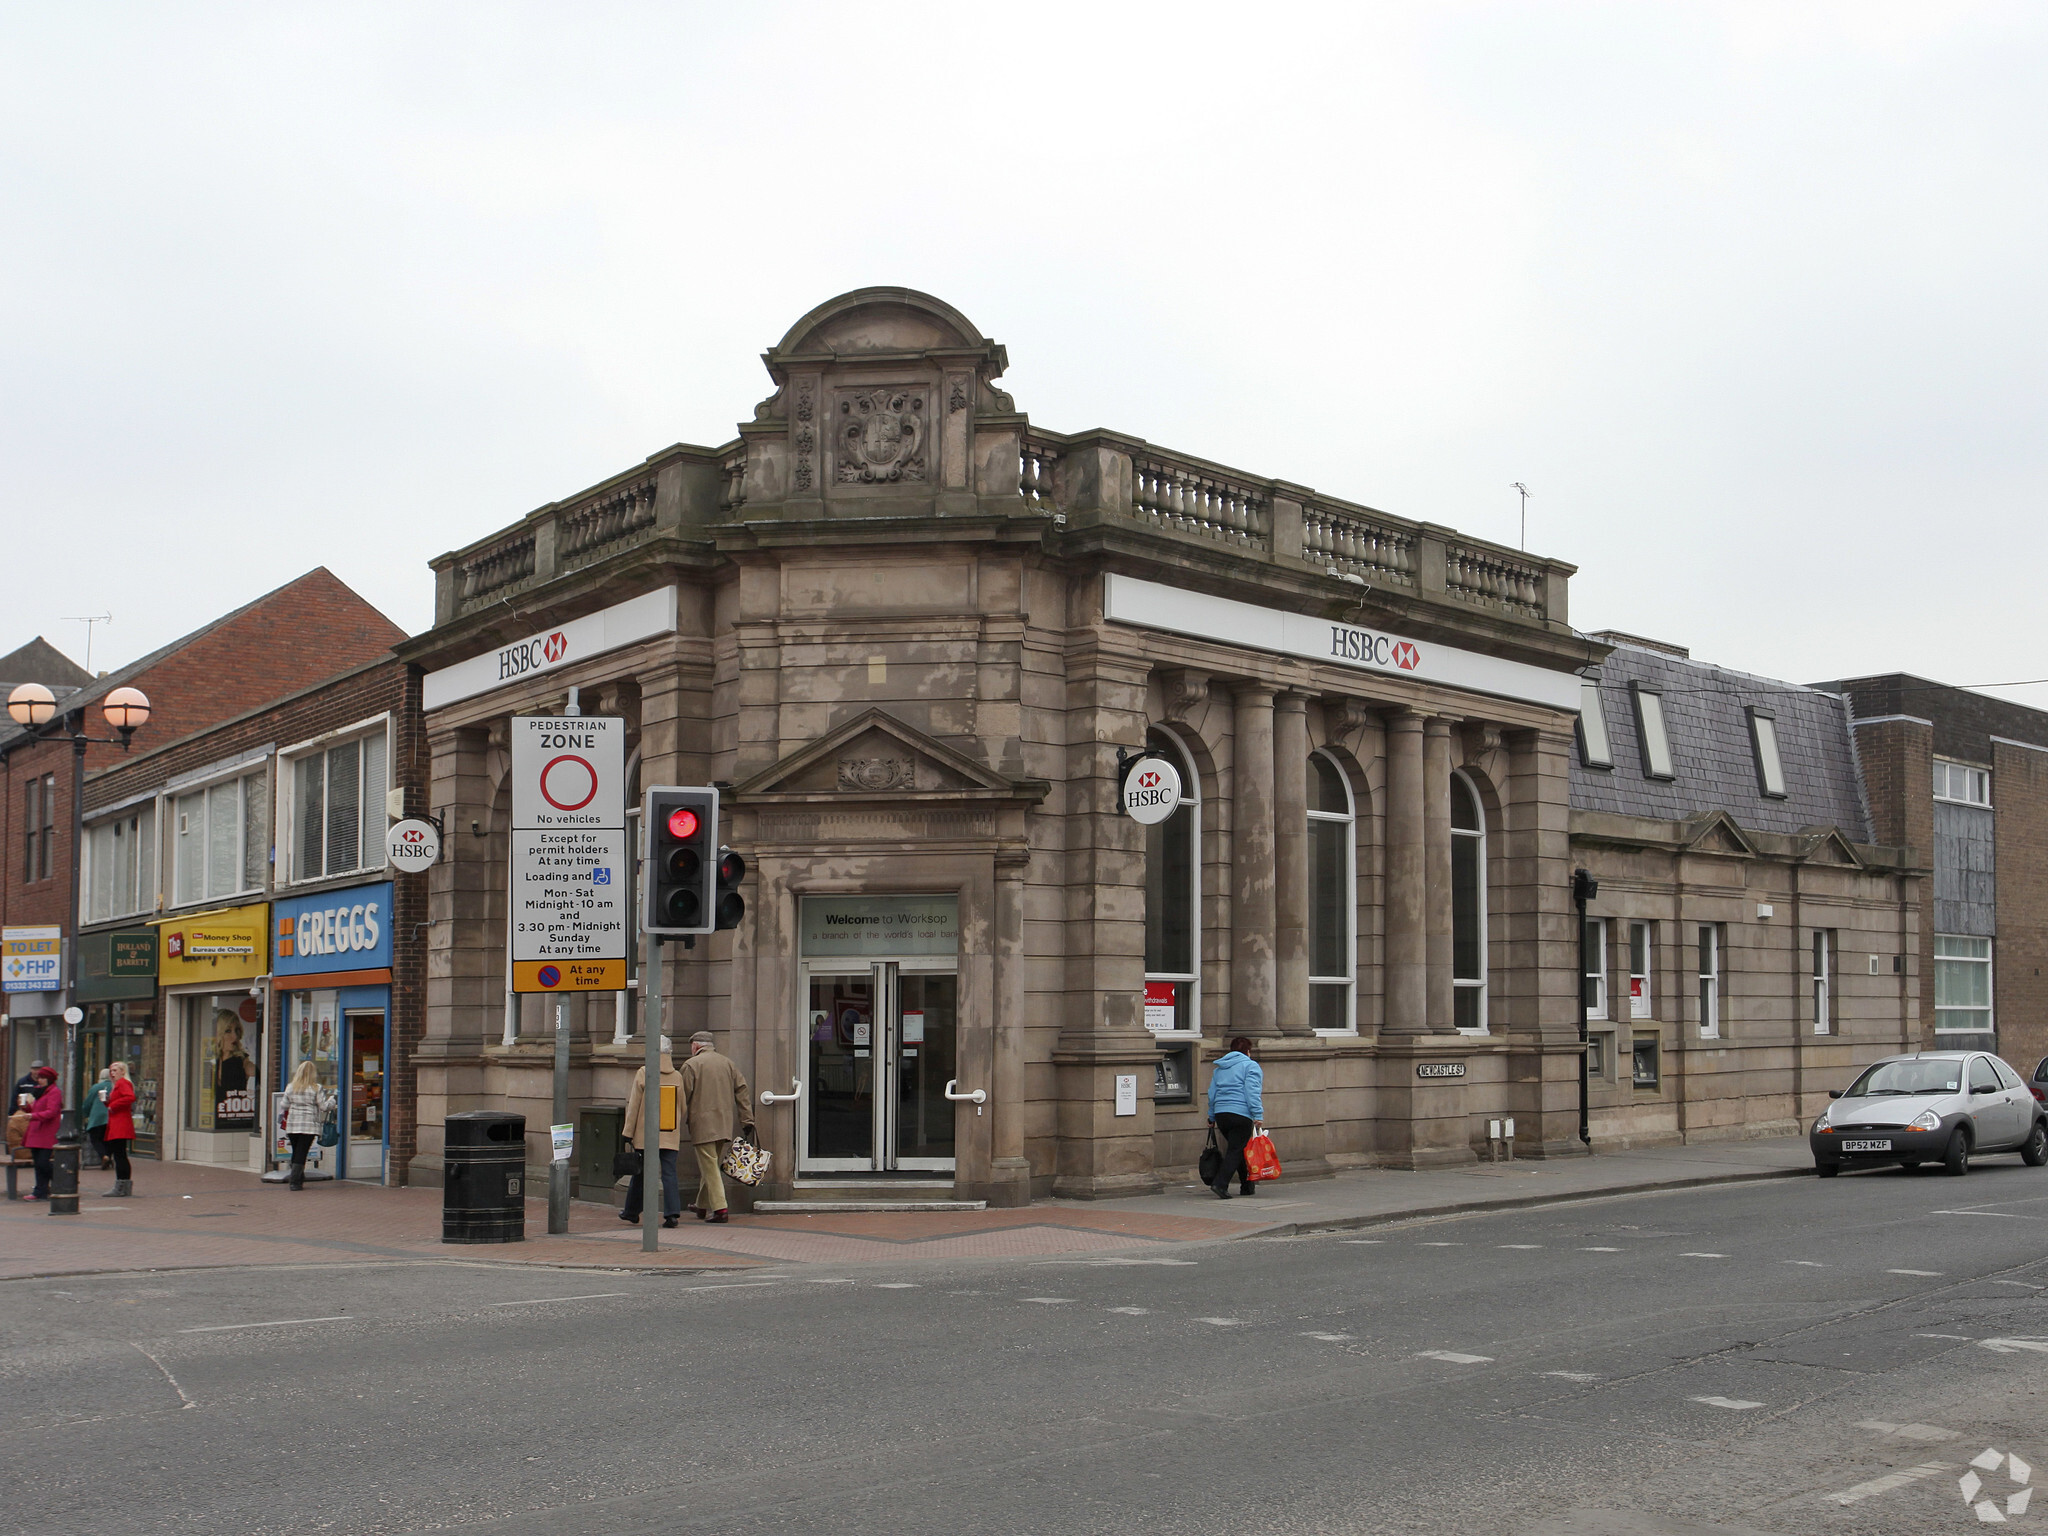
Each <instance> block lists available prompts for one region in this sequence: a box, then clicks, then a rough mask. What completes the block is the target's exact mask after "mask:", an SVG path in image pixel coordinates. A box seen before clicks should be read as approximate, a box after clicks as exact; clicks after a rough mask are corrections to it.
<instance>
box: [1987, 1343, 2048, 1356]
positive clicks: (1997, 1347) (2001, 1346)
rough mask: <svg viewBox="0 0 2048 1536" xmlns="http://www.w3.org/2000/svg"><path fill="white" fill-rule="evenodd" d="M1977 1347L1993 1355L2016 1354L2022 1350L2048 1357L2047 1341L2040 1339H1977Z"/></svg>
mask: <svg viewBox="0 0 2048 1536" xmlns="http://www.w3.org/2000/svg"><path fill="white" fill-rule="evenodd" d="M1977 1347H1978V1348H1979V1349H1988V1350H1990V1351H1991V1352H1992V1353H1993V1354H1994V1355H2012V1354H2018V1353H2019V1352H2020V1351H2021V1350H2023V1349H2024V1350H2029V1351H2031V1352H2033V1353H2034V1354H2037V1355H2048V1341H2043V1340H2041V1339H1979V1340H1978V1341H1977Z"/></svg>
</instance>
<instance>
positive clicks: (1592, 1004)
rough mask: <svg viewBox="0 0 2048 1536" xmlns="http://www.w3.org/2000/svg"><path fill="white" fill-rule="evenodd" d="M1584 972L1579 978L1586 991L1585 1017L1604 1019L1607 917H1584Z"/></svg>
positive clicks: (1605, 1007) (1605, 1009)
mask: <svg viewBox="0 0 2048 1536" xmlns="http://www.w3.org/2000/svg"><path fill="white" fill-rule="evenodd" d="M1583 953H1584V955H1585V961H1586V974H1585V975H1584V976H1583V977H1582V978H1581V983H1582V985H1583V986H1584V987H1585V993H1586V1017H1587V1018H1589V1019H1604V1018H1606V1017H1607V919H1606V918H1604V917H1589V918H1587V919H1586V943H1585V948H1584V951H1583Z"/></svg>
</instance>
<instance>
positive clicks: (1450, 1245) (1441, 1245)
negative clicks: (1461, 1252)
mask: <svg viewBox="0 0 2048 1536" xmlns="http://www.w3.org/2000/svg"><path fill="white" fill-rule="evenodd" d="M1415 1246H1416V1247H1418V1248H1462V1247H1464V1246H1465V1245H1464V1244H1463V1243H1417V1244H1416V1245H1415Z"/></svg>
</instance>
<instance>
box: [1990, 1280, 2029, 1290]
mask: <svg viewBox="0 0 2048 1536" xmlns="http://www.w3.org/2000/svg"><path fill="white" fill-rule="evenodd" d="M1991 1283H1992V1284H1993V1285H2016V1286H2018V1287H2019V1288H2020V1289H2021V1290H2023V1291H2038V1290H2040V1289H2041V1287H2040V1286H2038V1285H2029V1284H2028V1283H2027V1282H2026V1281H2024V1280H1994V1281H1992V1282H1991Z"/></svg>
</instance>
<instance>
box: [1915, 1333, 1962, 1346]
mask: <svg viewBox="0 0 2048 1536" xmlns="http://www.w3.org/2000/svg"><path fill="white" fill-rule="evenodd" d="M1913 1337H1914V1338H1916V1339H1948V1340H1950V1341H1951V1342H1952V1343H1956V1344H1974V1343H1976V1342H1977V1341H1976V1340H1975V1339H1973V1338H1971V1337H1970V1336H1969V1335H1968V1334H1967V1333H1916V1334H1914V1335H1913Z"/></svg>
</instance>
